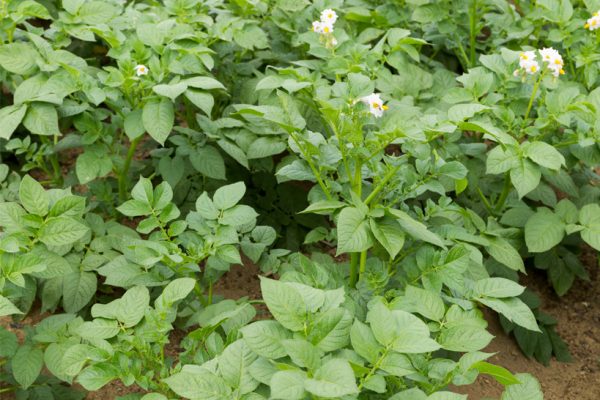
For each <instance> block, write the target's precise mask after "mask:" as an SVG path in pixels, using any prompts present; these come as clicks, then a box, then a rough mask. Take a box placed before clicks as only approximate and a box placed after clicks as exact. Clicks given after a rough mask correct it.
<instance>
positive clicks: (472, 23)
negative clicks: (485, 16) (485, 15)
mask: <svg viewBox="0 0 600 400" xmlns="http://www.w3.org/2000/svg"><path fill="white" fill-rule="evenodd" d="M469 27H470V35H469V50H470V53H471V54H470V56H471V57H470V58H469V63H470V66H471V67H474V66H475V57H476V52H475V44H476V40H477V0H472V1H471V8H470V10H469Z"/></svg>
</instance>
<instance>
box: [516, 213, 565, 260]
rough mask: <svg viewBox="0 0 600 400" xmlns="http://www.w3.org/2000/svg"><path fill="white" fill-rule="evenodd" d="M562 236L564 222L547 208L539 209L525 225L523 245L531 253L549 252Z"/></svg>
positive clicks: (563, 234) (563, 233)
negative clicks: (525, 245)
mask: <svg viewBox="0 0 600 400" xmlns="http://www.w3.org/2000/svg"><path fill="white" fill-rule="evenodd" d="M564 236H565V224H564V222H563V221H562V220H561V219H560V217H559V216H558V215H557V214H554V213H553V212H552V211H550V210H549V209H547V208H539V209H538V211H537V212H536V213H535V214H533V215H532V216H531V217H530V218H529V219H528V220H527V223H526V224H525V243H526V244H527V249H528V250H529V251H530V252H532V253H543V252H544V251H548V250H550V249H551V248H553V247H554V246H556V245H558V244H559V243H560V242H561V241H562V239H563V237H564Z"/></svg>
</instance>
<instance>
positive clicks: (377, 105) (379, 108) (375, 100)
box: [360, 93, 388, 118]
mask: <svg viewBox="0 0 600 400" xmlns="http://www.w3.org/2000/svg"><path fill="white" fill-rule="evenodd" d="M360 101H362V102H363V103H365V104H367V105H368V106H369V112H370V113H371V114H373V115H374V116H375V117H376V118H379V117H381V116H382V115H383V112H384V111H385V110H387V109H388V106H386V105H384V104H383V100H381V97H380V96H379V94H377V93H373V94H370V95H368V96H365V97H362V98H361V99H360Z"/></svg>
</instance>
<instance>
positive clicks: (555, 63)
mask: <svg viewBox="0 0 600 400" xmlns="http://www.w3.org/2000/svg"><path fill="white" fill-rule="evenodd" d="M538 51H539V52H540V55H541V56H542V60H544V62H546V63H548V65H547V67H548V69H549V70H550V71H552V75H554V76H559V75H563V74H564V73H565V70H564V69H563V66H564V65H565V63H564V61H563V59H562V57H561V55H560V54H559V53H558V51H556V50H554V49H553V48H552V47H550V48H543V49H542V50H538Z"/></svg>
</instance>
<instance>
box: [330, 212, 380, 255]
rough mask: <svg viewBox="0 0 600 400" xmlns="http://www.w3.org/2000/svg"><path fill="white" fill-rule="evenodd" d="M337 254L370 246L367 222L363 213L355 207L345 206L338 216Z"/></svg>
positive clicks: (359, 250) (357, 250) (362, 249)
mask: <svg viewBox="0 0 600 400" xmlns="http://www.w3.org/2000/svg"><path fill="white" fill-rule="evenodd" d="M337 234H338V245H337V254H338V255H339V254H342V253H352V252H361V251H364V250H367V249H369V248H370V247H371V246H372V244H373V243H372V239H371V235H370V233H369V223H368V220H367V219H366V216H365V214H364V213H363V212H362V211H360V210H359V209H358V208H355V207H346V208H344V209H343V210H342V211H341V212H340V215H339V216H338V221H337Z"/></svg>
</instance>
